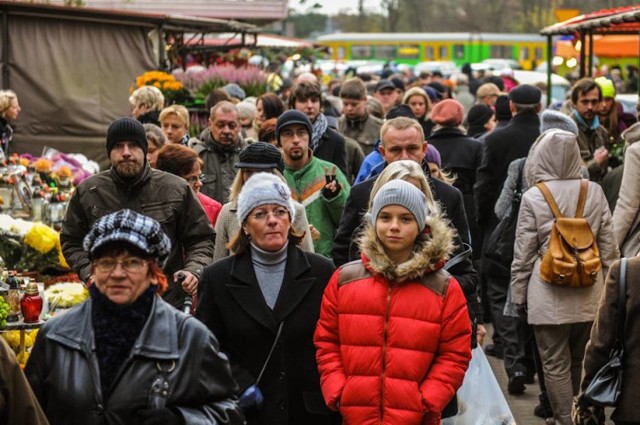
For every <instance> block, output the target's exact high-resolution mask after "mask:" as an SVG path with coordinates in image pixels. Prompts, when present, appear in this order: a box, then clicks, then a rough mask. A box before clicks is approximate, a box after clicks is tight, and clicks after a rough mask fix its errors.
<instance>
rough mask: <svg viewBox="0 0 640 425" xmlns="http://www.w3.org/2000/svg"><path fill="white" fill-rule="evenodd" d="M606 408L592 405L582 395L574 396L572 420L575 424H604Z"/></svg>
mask: <svg viewBox="0 0 640 425" xmlns="http://www.w3.org/2000/svg"><path fill="white" fill-rule="evenodd" d="M605 420H606V418H605V416H604V409H603V408H602V407H598V406H590V405H588V404H587V403H585V402H584V401H582V399H581V398H580V397H574V399H573V407H572V409H571V421H572V423H573V424H574V425H604V423H605Z"/></svg>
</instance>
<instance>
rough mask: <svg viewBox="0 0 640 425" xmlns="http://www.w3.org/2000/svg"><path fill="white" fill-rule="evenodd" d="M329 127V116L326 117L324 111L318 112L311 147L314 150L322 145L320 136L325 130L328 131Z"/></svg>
mask: <svg viewBox="0 0 640 425" xmlns="http://www.w3.org/2000/svg"><path fill="white" fill-rule="evenodd" d="M327 127H329V123H328V122H327V117H325V116H324V114H323V113H320V114H318V117H317V118H316V122H314V123H313V129H312V132H311V143H310V146H309V147H310V148H311V150H312V151H315V150H316V148H317V147H318V146H320V138H321V137H322V135H323V134H324V133H325V131H327Z"/></svg>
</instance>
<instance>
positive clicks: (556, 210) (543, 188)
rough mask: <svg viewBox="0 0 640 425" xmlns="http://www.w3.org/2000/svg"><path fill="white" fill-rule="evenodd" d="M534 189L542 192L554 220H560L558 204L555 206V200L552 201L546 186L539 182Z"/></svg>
mask: <svg viewBox="0 0 640 425" xmlns="http://www.w3.org/2000/svg"><path fill="white" fill-rule="evenodd" d="M536 187H537V188H538V189H540V192H542V195H543V196H544V199H545V200H546V201H547V204H549V208H551V212H552V213H553V216H554V217H555V218H562V217H563V215H562V213H561V212H560V209H559V208H558V204H556V200H555V199H553V195H552V194H551V192H550V191H549V188H548V187H547V185H546V184H544V183H542V182H540V183H538V184H536Z"/></svg>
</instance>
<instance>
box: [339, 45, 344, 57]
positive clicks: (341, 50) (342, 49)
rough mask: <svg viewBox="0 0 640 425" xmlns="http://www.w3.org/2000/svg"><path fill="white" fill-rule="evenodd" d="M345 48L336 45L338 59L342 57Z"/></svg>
mask: <svg viewBox="0 0 640 425" xmlns="http://www.w3.org/2000/svg"><path fill="white" fill-rule="evenodd" d="M344 57H345V49H344V47H338V59H344Z"/></svg>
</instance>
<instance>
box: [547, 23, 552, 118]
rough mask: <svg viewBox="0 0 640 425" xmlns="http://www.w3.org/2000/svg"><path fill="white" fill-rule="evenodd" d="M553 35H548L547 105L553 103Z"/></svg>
mask: <svg viewBox="0 0 640 425" xmlns="http://www.w3.org/2000/svg"><path fill="white" fill-rule="evenodd" d="M552 55H553V36H551V35H548V36H547V106H549V105H550V104H551V73H552V72H553V68H552V65H553V57H552Z"/></svg>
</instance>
